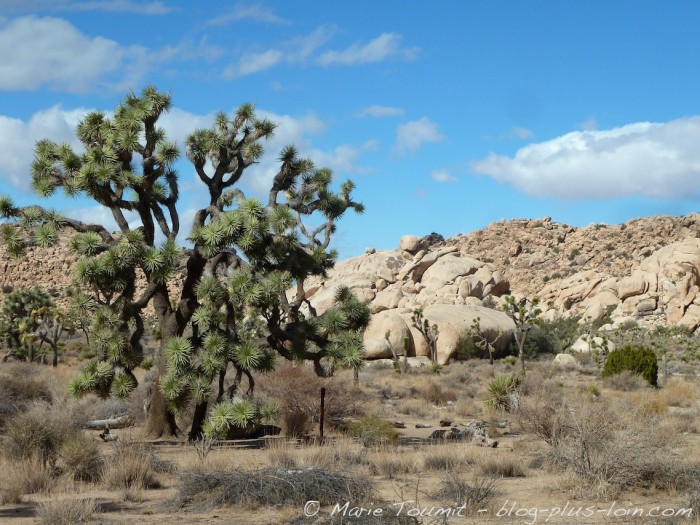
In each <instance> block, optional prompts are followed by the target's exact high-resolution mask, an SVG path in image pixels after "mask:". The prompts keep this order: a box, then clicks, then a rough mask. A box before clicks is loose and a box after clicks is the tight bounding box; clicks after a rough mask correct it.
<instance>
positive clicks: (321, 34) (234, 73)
mask: <svg viewBox="0 0 700 525" xmlns="http://www.w3.org/2000/svg"><path fill="white" fill-rule="evenodd" d="M334 32H335V28H333V27H332V26H322V27H319V28H317V29H316V30H314V31H313V32H312V33H311V34H309V35H306V36H298V37H295V38H292V39H290V40H288V41H287V42H285V43H284V44H283V45H281V46H280V47H279V48H274V47H273V48H270V49H266V50H265V51H255V52H249V53H245V54H243V56H242V57H241V58H240V59H239V61H238V63H237V64H235V65H230V66H228V67H226V68H225V69H224V78H228V79H232V78H238V77H243V76H246V75H252V74H254V73H259V72H261V71H265V70H267V69H270V68H272V67H274V66H277V65H279V64H282V63H284V64H299V63H305V62H306V61H307V60H308V59H309V57H310V56H311V55H313V53H314V52H315V51H316V50H317V49H318V48H319V47H321V46H322V45H323V44H325V43H326V42H327V41H328V40H329V39H330V37H331V35H332V34H333V33H334Z"/></svg>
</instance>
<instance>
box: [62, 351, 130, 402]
mask: <svg viewBox="0 0 700 525" xmlns="http://www.w3.org/2000/svg"><path fill="white" fill-rule="evenodd" d="M113 378H114V369H113V368H112V366H111V365H110V364H109V363H107V362H105V361H97V360H95V361H90V362H89V363H88V364H87V366H86V367H85V368H83V370H82V372H80V374H79V375H78V376H77V377H75V378H74V379H73V380H72V381H71V382H70V384H69V385H68V393H69V394H70V395H71V396H73V397H82V396H84V395H85V394H88V393H90V392H94V393H96V394H97V395H98V396H100V397H101V398H103V399H104V398H107V397H109V394H110V389H111V386H112V380H113ZM122 381H123V380H122Z"/></svg>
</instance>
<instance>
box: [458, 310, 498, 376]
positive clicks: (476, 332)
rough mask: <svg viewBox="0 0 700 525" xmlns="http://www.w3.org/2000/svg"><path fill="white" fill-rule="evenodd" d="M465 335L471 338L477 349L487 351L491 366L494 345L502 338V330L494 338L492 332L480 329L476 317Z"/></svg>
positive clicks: (479, 320)
mask: <svg viewBox="0 0 700 525" xmlns="http://www.w3.org/2000/svg"><path fill="white" fill-rule="evenodd" d="M467 335H468V336H469V337H471V338H472V340H473V341H474V345H475V346H476V347H477V348H479V349H480V350H482V351H483V350H487V351H488V353H489V362H490V363H491V364H493V354H494V352H495V350H496V348H495V346H494V345H495V344H496V342H497V341H498V340H499V339H500V338H501V337H502V336H503V330H499V331H498V332H497V333H496V335H495V336H494V334H493V330H482V329H481V318H480V317H477V318H476V319H473V320H472V324H471V326H470V327H469V328H468V329H467Z"/></svg>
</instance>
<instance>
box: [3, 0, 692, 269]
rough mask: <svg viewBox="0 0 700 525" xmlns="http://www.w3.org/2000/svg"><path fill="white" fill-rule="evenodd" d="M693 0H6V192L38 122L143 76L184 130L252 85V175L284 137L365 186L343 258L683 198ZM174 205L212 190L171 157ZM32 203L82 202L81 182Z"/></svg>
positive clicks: (51, 124) (243, 96)
mask: <svg viewBox="0 0 700 525" xmlns="http://www.w3.org/2000/svg"><path fill="white" fill-rule="evenodd" d="M699 19H700V3H698V2H695V1H692V2H691V1H675V2H663V3H662V2H650V1H643V0H641V1H640V0H634V1H626V0H619V1H615V2H610V1H609V0H605V1H595V0H592V1H587V2H574V1H541V2H521V1H489V2H483V1H482V2H477V1H467V0H443V1H441V2H437V3H434V4H431V5H429V4H426V3H425V2H417V1H412V0H402V1H398V0H383V1H381V2H377V1H376V0H375V1H365V0H356V1H353V2H327V1H318V0H317V1H310V0H296V1H294V2H291V1H277V2H273V1H267V2H248V1H241V2H238V1H228V2H225V1H207V2H198V3H195V2H185V1H168V0H162V1H150V2H149V1H144V2H137V1H134V0H80V1H78V0H0V53H2V55H1V56H2V58H0V194H11V195H12V196H14V198H15V200H16V201H17V202H18V203H20V204H28V203H30V202H34V200H35V199H34V197H33V196H32V195H31V193H30V192H29V190H28V182H29V178H30V176H29V165H30V163H31V161H32V155H33V153H32V147H33V144H34V142H35V141H36V140H38V139H41V138H44V137H49V138H52V139H54V140H56V141H73V142H74V143H75V139H74V138H73V134H72V128H73V126H75V124H76V123H77V122H78V120H79V119H80V117H81V116H82V115H84V114H85V112H86V111H88V110H92V109H100V110H106V111H109V110H111V109H113V108H114V107H115V106H116V104H117V103H118V102H119V100H120V99H121V98H122V97H123V96H124V94H125V93H126V92H127V91H128V90H129V89H133V90H134V91H139V90H140V89H141V88H142V87H143V86H145V85H147V84H153V85H155V86H157V87H158V88H159V89H162V90H167V91H170V92H171V93H172V96H173V106H174V108H173V110H172V111H171V112H170V114H169V115H168V116H167V117H166V118H165V119H163V125H164V126H165V128H166V131H167V132H168V136H169V137H170V138H171V139H175V140H176V141H177V142H178V143H179V144H182V143H183V142H184V139H185V137H186V136H187V134H188V133H189V132H191V131H192V130H194V129H195V128H199V127H207V126H208V125H209V124H210V123H211V119H212V116H213V114H214V113H215V112H216V111H219V110H223V111H226V112H232V111H234V110H235V108H236V107H238V106H239V105H240V104H241V103H243V102H248V101H251V102H255V103H256V105H257V108H258V110H259V112H261V113H262V114H264V115H267V116H269V117H270V118H272V119H273V120H275V121H276V122H278V124H279V127H278V130H277V133H276V136H275V138H274V139H273V140H272V141H270V142H269V143H268V145H267V152H268V153H267V155H266V156H265V157H264V158H263V160H262V162H261V163H260V165H258V166H256V167H255V168H254V169H251V170H250V171H249V172H248V173H247V174H246V175H245V176H244V178H243V180H242V183H243V189H244V190H245V191H246V193H247V194H249V195H256V194H258V195H264V194H266V186H267V184H268V182H269V181H270V180H271V177H272V174H273V173H274V168H275V162H274V161H275V158H276V156H277V154H278V152H279V150H280V149H281V147H282V146H283V145H285V144H289V143H294V144H295V145H296V146H297V148H298V149H299V150H300V152H301V153H302V154H303V155H304V156H309V157H311V158H312V159H313V160H314V161H315V162H316V164H317V165H319V166H328V167H330V168H332V169H333V170H334V173H335V174H336V178H337V180H338V181H339V182H340V181H342V180H345V179H346V178H351V179H353V180H354V181H355V182H356V184H357V190H356V197H357V198H358V200H361V201H362V202H363V203H364V204H365V205H366V208H367V210H366V212H365V214H364V215H361V216H354V215H353V216H347V217H346V218H344V219H343V220H342V221H341V222H340V224H339V227H338V235H337V238H336V240H335V247H336V248H337V249H338V250H339V251H340V254H341V257H349V256H352V255H357V254H359V253H362V252H363V250H364V248H365V247H367V246H373V247H375V248H377V249H384V248H393V247H395V246H397V245H398V241H399V238H400V236H401V235H403V234H416V235H425V234H428V233H430V232H438V233H441V234H442V235H444V236H445V237H448V236H451V235H455V234H458V233H466V232H469V231H472V230H475V229H478V228H482V227H484V226H486V225H487V224H489V223H490V222H492V221H497V220H499V219H501V218H504V219H509V218H518V217H544V216H551V217H552V218H553V219H554V220H556V221H560V222H565V223H569V224H573V225H579V226H585V225H587V224H589V223H591V222H607V223H619V222H624V221H625V220H628V219H630V218H633V217H638V216H646V215H656V214H670V215H681V214H686V213H689V212H691V211H695V210H697V208H698V206H697V204H698V196H699V194H700V193H699V190H700V107H699V105H700V68H698V60H697V57H698V56H700V54H699V52H700V32H698V31H697V21H698V20H699ZM179 171H180V173H181V181H182V183H183V185H184V187H185V188H186V191H185V192H183V196H182V198H181V212H182V214H183V216H184V217H185V218H187V217H188V216H191V213H192V211H193V210H194V209H195V208H196V207H198V206H199V205H200V204H201V203H202V202H203V201H202V199H203V198H204V197H205V192H204V191H203V188H202V187H200V186H199V185H198V184H197V183H196V180H195V175H194V173H193V170H192V168H191V167H190V166H189V164H188V163H187V162H186V161H185V162H182V163H181V164H180V165H179ZM45 205H46V206H52V207H55V208H58V209H61V210H63V211H65V212H67V213H70V214H71V215H72V216H75V217H78V218H83V219H85V220H99V219H101V218H103V217H105V216H106V214H105V213H104V212H102V211H101V210H99V209H96V208H94V207H93V206H92V205H91V203H90V202H87V201H80V200H66V199H63V198H54V199H52V201H50V202H49V203H45Z"/></svg>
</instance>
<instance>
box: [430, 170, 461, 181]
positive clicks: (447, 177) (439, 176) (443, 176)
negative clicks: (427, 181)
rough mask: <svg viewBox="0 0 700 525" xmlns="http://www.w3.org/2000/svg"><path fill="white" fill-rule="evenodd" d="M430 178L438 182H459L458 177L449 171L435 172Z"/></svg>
mask: <svg viewBox="0 0 700 525" xmlns="http://www.w3.org/2000/svg"><path fill="white" fill-rule="evenodd" d="M430 176H431V177H432V178H433V180H435V181H437V182H443V183H445V182H448V183H449V182H457V177H455V176H454V175H451V174H450V172H449V171H447V170H435V171H433V172H432V173H431V174H430Z"/></svg>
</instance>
